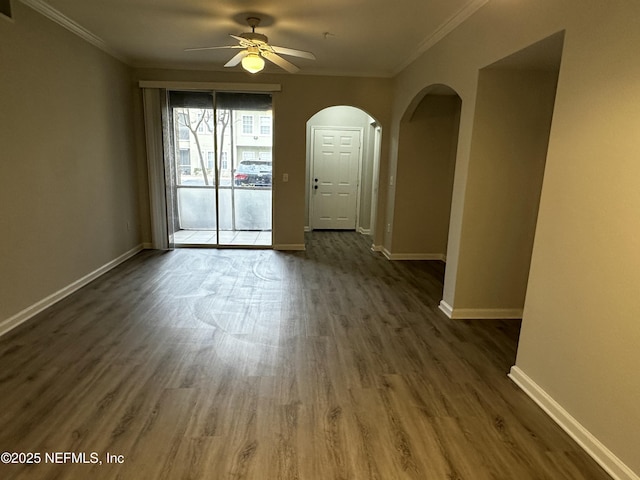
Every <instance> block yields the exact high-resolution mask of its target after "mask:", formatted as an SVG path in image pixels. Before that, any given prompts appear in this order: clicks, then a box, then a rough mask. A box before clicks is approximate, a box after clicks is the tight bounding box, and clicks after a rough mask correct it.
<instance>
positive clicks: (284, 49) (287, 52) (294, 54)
mask: <svg viewBox="0 0 640 480" xmlns="http://www.w3.org/2000/svg"><path fill="white" fill-rule="evenodd" d="M271 48H272V49H273V51H274V52H276V53H280V54H282V55H290V56H292V57H300V58H308V59H309V60H315V59H316V56H315V55H314V54H313V53H311V52H305V51H304V50H295V49H293V48H287V47H276V46H275V45H271Z"/></svg>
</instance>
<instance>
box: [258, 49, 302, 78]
mask: <svg viewBox="0 0 640 480" xmlns="http://www.w3.org/2000/svg"><path fill="white" fill-rule="evenodd" d="M262 56H263V57H264V58H266V59H267V60H269V61H270V62H273V63H275V64H276V65H278V66H279V67H280V68H283V69H284V70H286V71H287V72H289V73H296V72H297V71H299V70H300V69H299V68H298V67H296V66H295V65H294V64H293V63H291V62H290V61H288V60H285V59H284V58H282V57H281V56H280V55H278V54H276V53H273V52H262Z"/></svg>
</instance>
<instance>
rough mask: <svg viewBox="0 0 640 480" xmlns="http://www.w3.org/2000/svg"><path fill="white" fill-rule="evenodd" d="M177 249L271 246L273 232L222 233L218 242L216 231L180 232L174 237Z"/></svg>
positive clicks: (237, 231)
mask: <svg viewBox="0 0 640 480" xmlns="http://www.w3.org/2000/svg"><path fill="white" fill-rule="evenodd" d="M174 242H175V244H176V246H177V247H192V246H205V245H216V244H220V245H235V246H257V247H258V246H259V247H270V246H271V232H270V231H268V232H255V231H251V232H248V231H239V230H236V231H221V232H220V241H219V242H216V232H215V230H180V231H178V232H176V233H175V235H174Z"/></svg>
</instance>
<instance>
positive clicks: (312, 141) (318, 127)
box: [308, 125, 364, 232]
mask: <svg viewBox="0 0 640 480" xmlns="http://www.w3.org/2000/svg"><path fill="white" fill-rule="evenodd" d="M318 130H338V131H347V132H354V131H357V132H359V133H360V139H359V142H358V185H357V187H356V226H355V231H356V232H357V231H358V230H359V228H360V195H361V188H362V155H363V152H362V150H363V147H364V128H362V127H347V126H338V127H331V126H327V125H312V126H311V134H310V137H311V138H310V139H309V143H310V148H309V173H310V174H309V179H308V181H309V185H308V191H309V193H308V203H309V212H308V215H309V229H310V230H313V229H314V228H313V218H314V217H313V173H314V172H315V141H316V131H318Z"/></svg>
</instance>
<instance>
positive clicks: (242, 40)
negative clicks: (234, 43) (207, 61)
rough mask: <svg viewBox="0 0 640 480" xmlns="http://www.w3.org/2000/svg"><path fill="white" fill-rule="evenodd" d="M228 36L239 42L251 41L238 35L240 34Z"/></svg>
mask: <svg viewBox="0 0 640 480" xmlns="http://www.w3.org/2000/svg"><path fill="white" fill-rule="evenodd" d="M229 36H230V37H231V38H235V39H236V40H238V41H239V42H240V43H243V42H244V43H251V42H250V41H249V40H247V39H246V38H244V37H240V36H238V35H233V34H229Z"/></svg>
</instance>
